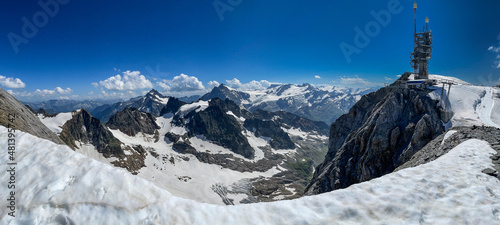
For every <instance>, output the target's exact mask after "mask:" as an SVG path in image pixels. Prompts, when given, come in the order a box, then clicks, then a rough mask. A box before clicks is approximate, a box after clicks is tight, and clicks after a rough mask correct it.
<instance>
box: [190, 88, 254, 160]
mask: <svg viewBox="0 0 500 225" xmlns="http://www.w3.org/2000/svg"><path fill="white" fill-rule="evenodd" d="M225 107H226V104H225V102H224V101H223V100H220V99H218V98H215V99H212V100H210V102H209V106H208V108H206V109H205V110H203V111H200V112H197V113H196V111H192V112H191V113H189V114H188V115H187V116H186V117H184V119H187V118H189V122H187V124H186V127H187V128H188V130H189V132H188V133H189V134H190V136H195V135H204V136H205V137H206V138H207V139H208V140H211V141H213V142H214V143H216V144H218V145H220V146H223V147H226V148H228V149H230V150H231V151H233V152H234V153H237V154H240V155H242V156H244V157H246V158H249V159H251V158H253V157H254V152H255V151H254V149H253V148H252V147H251V146H250V144H249V143H248V140H247V138H246V137H245V136H243V134H242V129H241V125H240V124H239V123H238V121H237V120H236V119H235V118H234V117H233V116H230V115H228V114H227V113H226V112H225V111H224V108H225ZM191 115H192V116H191Z"/></svg>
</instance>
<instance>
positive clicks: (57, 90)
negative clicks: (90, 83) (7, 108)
mask: <svg viewBox="0 0 500 225" xmlns="http://www.w3.org/2000/svg"><path fill="white" fill-rule="evenodd" d="M72 92H73V90H71V88H66V89H62V88H61V87H56V88H54V90H48V89H43V90H40V89H36V91H35V92H33V95H38V96H51V95H56V94H60V95H67V94H71V93H72Z"/></svg>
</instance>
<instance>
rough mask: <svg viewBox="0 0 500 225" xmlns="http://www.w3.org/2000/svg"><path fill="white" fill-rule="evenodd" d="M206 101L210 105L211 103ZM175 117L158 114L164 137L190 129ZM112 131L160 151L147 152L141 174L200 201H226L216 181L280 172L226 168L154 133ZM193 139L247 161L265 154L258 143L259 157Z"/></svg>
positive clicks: (232, 181) (200, 147)
mask: <svg viewBox="0 0 500 225" xmlns="http://www.w3.org/2000/svg"><path fill="white" fill-rule="evenodd" d="M196 104H198V103H196ZM193 105H194V104H193ZM206 105H207V106H208V104H206ZM201 106H202V107H198V106H196V107H189V108H186V109H185V110H186V111H187V110H195V109H196V110H199V109H202V108H203V104H201ZM183 112H184V111H183ZM171 121H172V118H171V117H170V118H165V117H157V119H156V122H157V124H158V125H159V126H160V130H159V137H164V136H165V134H166V133H167V132H169V131H172V130H176V131H179V132H180V133H182V132H184V133H185V132H186V131H185V128H183V127H175V126H173V125H172V124H171ZM110 131H111V132H112V133H113V136H114V137H116V138H117V139H118V140H120V141H121V142H122V143H124V144H125V145H129V146H134V145H141V146H143V147H144V148H145V149H147V150H148V151H153V152H155V153H156V154H157V155H158V156H155V155H153V154H151V153H149V154H147V156H146V159H145V165H146V167H143V168H141V169H140V170H139V174H138V176H139V177H142V178H144V179H147V180H149V181H152V182H153V183H154V184H156V185H157V186H159V187H161V188H163V189H166V190H168V191H169V192H170V193H173V194H174V195H176V196H181V197H184V198H189V199H193V200H196V201H198V202H207V203H212V204H221V205H223V204H224V203H223V201H222V199H221V198H220V196H219V195H217V193H215V192H214V191H213V190H212V189H211V187H212V185H216V184H221V185H224V186H226V187H230V186H231V185H233V184H235V183H238V182H239V181H241V180H243V179H251V178H258V177H271V176H273V175H274V174H277V173H279V172H280V171H279V170H278V169H276V167H273V168H271V169H269V170H268V171H266V172H252V173H249V172H244V173H242V172H239V171H235V170H231V169H227V168H222V167H221V166H219V165H216V164H208V163H203V162H200V161H199V160H198V159H197V158H196V157H195V156H194V155H191V154H181V153H178V152H176V151H174V150H173V148H172V145H173V144H172V143H167V142H165V141H164V140H163V139H160V140H159V141H158V142H153V141H152V139H153V136H152V135H145V134H143V133H139V134H137V135H136V136H134V137H131V136H128V135H126V134H124V133H122V132H121V131H119V130H112V129H110ZM181 131H182V132H181ZM248 138H249V141H252V140H261V139H260V138H256V137H255V136H253V138H254V139H250V136H249V137H248ZM190 142H191V144H192V146H193V147H195V148H196V149H197V150H198V151H200V152H205V151H210V152H211V153H219V152H221V153H226V154H231V155H233V156H235V157H237V158H240V159H243V160H246V161H255V160H257V159H261V158H263V157H264V153H263V152H262V150H259V149H258V148H257V147H256V148H257V149H256V159H252V160H249V159H246V158H244V157H242V156H240V155H238V154H235V153H234V152H232V151H230V150H229V149H226V148H223V147H221V146H218V145H215V144H212V143H210V142H209V141H207V140H206V139H205V138H204V137H203V136H197V137H193V138H190ZM262 142H263V143H264V145H265V144H266V143H267V142H266V141H265V140H261V142H259V143H262ZM251 144H252V146H253V145H254V144H253V142H251ZM255 145H256V144H255ZM88 156H90V155H88ZM100 161H101V160H100ZM235 204H239V202H238V201H235Z"/></svg>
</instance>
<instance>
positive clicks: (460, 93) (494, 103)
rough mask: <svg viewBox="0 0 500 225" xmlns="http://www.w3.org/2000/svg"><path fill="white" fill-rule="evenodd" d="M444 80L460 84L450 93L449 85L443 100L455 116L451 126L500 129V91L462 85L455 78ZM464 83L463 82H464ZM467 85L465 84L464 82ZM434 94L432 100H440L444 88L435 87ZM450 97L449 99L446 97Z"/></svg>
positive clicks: (485, 87)
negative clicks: (483, 126)
mask: <svg viewBox="0 0 500 225" xmlns="http://www.w3.org/2000/svg"><path fill="white" fill-rule="evenodd" d="M442 77H443V78H442V79H448V80H453V81H454V82H456V83H458V84H457V85H452V86H451V89H450V92H449V93H448V85H446V86H445V92H444V95H443V98H444V99H445V101H446V102H448V101H449V103H447V105H449V106H451V110H452V111H453V116H452V118H451V124H452V126H453V127H457V126H473V125H476V126H481V125H485V126H491V127H496V128H500V123H499V122H500V121H499V119H498V118H499V117H500V111H499V110H498V109H499V108H498V106H499V105H500V98H498V97H497V95H498V93H500V91H499V90H498V89H497V88H494V87H487V86H475V85H470V84H469V85H466V84H460V82H459V81H460V80H458V79H456V78H453V77H444V76H442ZM462 82H463V81H462ZM464 83H465V82H464ZM433 89H435V91H434V92H432V93H430V96H431V98H433V99H436V100H440V99H441V92H442V86H440V85H437V86H436V87H434V88H433ZM447 95H448V99H447V98H446V96H447Z"/></svg>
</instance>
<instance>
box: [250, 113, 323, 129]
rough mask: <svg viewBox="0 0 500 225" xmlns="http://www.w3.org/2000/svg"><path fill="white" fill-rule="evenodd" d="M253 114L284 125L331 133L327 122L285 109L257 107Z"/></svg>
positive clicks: (255, 116) (257, 117) (258, 117)
mask: <svg viewBox="0 0 500 225" xmlns="http://www.w3.org/2000/svg"><path fill="white" fill-rule="evenodd" d="M252 115H253V117H254V118H256V119H261V120H273V121H275V122H276V123H279V124H281V125H282V126H284V127H294V128H299V129H301V130H302V131H305V132H317V133H318V134H321V135H327V134H328V133H329V131H328V125H327V124H326V123H324V122H321V121H313V120H310V119H307V118H304V117H300V116H297V115H295V114H293V113H289V112H285V111H277V112H269V111H264V110H260V109H257V110H255V111H254V112H253V114H252Z"/></svg>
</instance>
